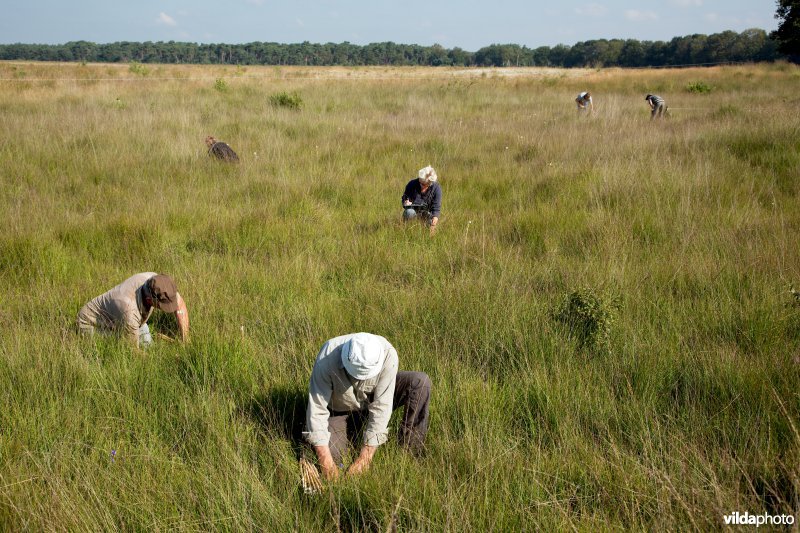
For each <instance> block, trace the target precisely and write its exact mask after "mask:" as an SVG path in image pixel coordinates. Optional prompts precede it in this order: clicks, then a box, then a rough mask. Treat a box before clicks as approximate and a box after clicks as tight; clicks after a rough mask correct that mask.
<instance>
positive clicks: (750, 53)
mask: <svg viewBox="0 0 800 533" xmlns="http://www.w3.org/2000/svg"><path fill="white" fill-rule="evenodd" d="M778 46H779V43H778V42H777V41H776V40H774V39H773V38H772V37H771V36H770V35H769V34H767V32H766V31H764V30H762V29H757V28H752V29H747V30H744V31H742V32H741V33H737V32H735V31H730V30H729V31H723V32H721V33H714V34H711V35H703V34H694V35H687V36H684V37H674V38H673V39H671V40H670V41H639V40H636V39H597V40H590V41H581V42H578V43H575V44H574V45H572V46H567V45H564V44H559V45H556V46H553V47H549V46H540V47H538V48H528V47H527V46H520V45H517V44H492V45H489V46H485V47H483V48H481V49H480V50H478V51H476V52H468V51H466V50H463V49H461V48H458V47H455V48H449V49H448V48H444V47H443V46H441V45H439V44H434V45H432V46H421V45H416V44H397V43H393V42H383V43H370V44H367V45H363V46H361V45H355V44H352V43H349V42H346V41H345V42H343V43H326V44H317V43H310V42H308V41H306V42H303V43H296V44H281V43H272V42H252V43H246V44H200V43H189V42H175V41H168V42H163V41H159V42H150V41H147V42H128V41H123V42H115V43H108V44H96V43H92V42H88V41H73V42H68V43H65V44H54V45H49V44H23V43H16V44H2V45H0V60H32V61H74V62H92V63H127V62H140V63H175V64H180V63H184V64H186V63H188V64H228V65H307V66H367V65H372V66H375V65H378V66H380V65H385V66H464V67H467V66H485V67H490V66H491V67H509V66H519V67H533V66H536V67H566V68H569V67H666V66H681V65H702V64H718V63H733V62H761V61H775V60H779V59H785V56H784V55H783V54H782V53H781V52H779V50H778Z"/></svg>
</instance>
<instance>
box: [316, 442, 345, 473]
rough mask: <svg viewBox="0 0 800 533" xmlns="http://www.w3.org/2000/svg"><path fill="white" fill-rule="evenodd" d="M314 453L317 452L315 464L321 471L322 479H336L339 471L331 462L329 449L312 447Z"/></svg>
mask: <svg viewBox="0 0 800 533" xmlns="http://www.w3.org/2000/svg"><path fill="white" fill-rule="evenodd" d="M314 451H315V452H317V462H318V463H319V467H320V469H321V470H322V477H324V478H325V479H326V480H328V481H334V480H336V479H338V478H339V469H338V468H336V463H335V462H334V461H333V456H332V455H331V449H330V448H328V447H327V446H314Z"/></svg>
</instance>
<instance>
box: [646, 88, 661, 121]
mask: <svg viewBox="0 0 800 533" xmlns="http://www.w3.org/2000/svg"><path fill="white" fill-rule="evenodd" d="M644 99H645V100H646V101H647V103H648V105H649V106H650V120H653V119H654V118H663V117H665V116H666V114H667V103H666V102H665V101H664V99H663V98H661V97H660V96H658V95H655V94H648V95H647V96H645V97H644Z"/></svg>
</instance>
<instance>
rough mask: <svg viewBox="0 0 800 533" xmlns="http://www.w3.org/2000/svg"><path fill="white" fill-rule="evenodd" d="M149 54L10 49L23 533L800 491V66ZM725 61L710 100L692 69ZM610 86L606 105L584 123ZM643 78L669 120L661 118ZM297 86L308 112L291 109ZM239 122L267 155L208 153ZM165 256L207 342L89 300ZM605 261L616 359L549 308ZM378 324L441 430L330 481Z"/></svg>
mask: <svg viewBox="0 0 800 533" xmlns="http://www.w3.org/2000/svg"><path fill="white" fill-rule="evenodd" d="M136 68H137V67H135V66H134V65H103V66H97V65H85V66H79V67H78V66H76V65H62V64H58V65H46V64H10V63H9V64H0V77H2V78H13V79H16V80H24V81H13V82H2V83H3V84H4V85H3V89H4V90H3V91H0V117H1V118H2V120H0V128H2V135H0V160H2V165H0V175H2V179H3V187H2V188H0V206H2V209H1V210H0V221H2V224H3V228H4V231H3V233H2V234H0V282H2V286H3V288H4V306H2V308H0V323H2V325H3V327H2V328H0V502H2V504H0V524H1V525H2V528H3V529H10V530H19V529H92V530H98V529H148V530H149V529H170V528H176V529H236V530H239V529H259V530H285V529H293V528H295V529H304V530H336V529H337V528H338V529H341V530H363V529H368V530H386V529H387V528H389V527H390V526H392V525H394V526H396V527H397V528H398V529H402V530H531V529H542V530H560V529H587V530H588V529H592V530H594V529H599V530H607V529H654V528H658V527H663V524H665V523H667V524H670V526H672V528H674V529H693V528H694V529H716V528H719V526H720V524H721V523H722V516H723V515H724V514H728V513H730V512H731V511H732V510H739V511H741V512H744V511H749V512H750V513H755V514H758V513H763V512H769V513H773V514H780V513H791V512H795V513H796V511H797V499H798V494H800V481H799V480H798V475H797V468H796V465H797V464H798V462H800V456H799V455H798V453H799V452H798V450H800V434H798V428H800V400H799V398H798V395H797V383H798V380H799V379H800V365H799V364H798V362H797V361H798V357H800V333H798V332H800V307H798V306H797V305H793V303H792V302H793V301H794V296H792V295H791V294H787V287H788V286H789V285H790V284H791V283H793V282H794V283H797V280H799V279H800V271H798V268H800V267H799V266H798V265H800V255H798V254H800V252H799V251H798V247H797V246H796V244H797V243H796V240H797V239H796V235H797V234H798V231H800V209H798V207H800V206H799V205H798V198H797V191H798V189H797V175H798V172H797V170H798V161H797V154H798V152H799V150H798V148H800V147H798V146H797V142H796V139H797V135H796V120H795V119H794V117H793V115H792V114H791V113H787V112H786V107H785V106H786V101H788V100H791V99H792V98H794V97H793V96H792V95H793V94H794V92H795V90H796V81H797V73H796V70H797V69H796V68H795V67H791V66H789V65H780V66H777V67H773V66H758V67H752V66H747V67H724V68H713V69H705V70H698V69H685V70H677V71H667V70H664V71H661V70H659V71H655V72H654V71H640V70H637V71H633V72H627V71H622V70H618V69H612V70H600V71H582V72H579V73H577V74H579V75H580V76H579V77H576V75H577V74H576V73H574V72H571V73H570V76H566V75H564V76H560V75H558V74H557V73H556V74H553V73H552V72H550V73H548V74H546V75H547V77H544V78H543V77H526V76H516V77H514V78H504V77H501V76H499V75H494V74H493V75H492V76H485V77H481V76H480V74H479V73H476V74H475V75H474V76H471V77H461V78H452V79H451V78H448V79H442V78H441V77H440V76H441V74H442V73H443V72H444V73H448V75H449V73H450V71H449V70H447V69H440V70H425V69H419V70H410V69H405V70H404V69H351V70H346V69H321V70H315V69H293V68H283V67H282V68H280V69H277V68H268V69H261V68H258V67H248V69H247V76H243V75H241V74H242V73H241V72H239V71H237V70H236V69H235V68H226V67H192V66H184V65H181V66H169V67H167V66H163V67H162V66H150V65H148V69H149V71H148V72H147V73H144V74H143V73H141V72H135V69H136ZM15 69H16V70H15ZM132 69H133V70H132ZM23 72H24V74H23ZM318 75H319V76H318ZM15 76H16V78H15ZM251 76H252V77H251ZM258 76H263V77H264V78H266V79H267V81H268V83H265V79H262V78H259V77H258ZM461 76H464V74H461ZM466 76H469V71H467V73H466ZM76 77H80V79H81V81H59V82H42V81H38V80H40V79H44V78H48V79H49V78H68V79H74V78H76ZM107 78H118V80H117V81H113V82H109V81H104V80H105V79H107ZM156 78H176V79H175V80H170V79H156ZM122 79H125V80H127V81H121V80H122ZM698 79H703V80H704V83H707V84H708V86H710V87H713V88H714V99H713V102H709V100H708V98H707V97H706V96H705V95H704V94H700V93H697V92H691V91H687V90H686V87H687V86H688V85H689V84H692V83H696V81H697V80H698ZM215 80H224V83H225V88H226V90H225V91H224V92H222V91H220V90H215V87H214V86H215ZM587 87H588V88H590V89H591V90H592V93H593V94H594V95H596V96H595V104H596V113H594V114H593V115H591V116H588V117H579V116H577V115H576V114H575V113H574V111H575V110H574V103H573V98H574V95H575V94H576V93H577V92H578V91H579V90H585V88H587ZM647 92H656V93H659V94H661V95H662V96H664V97H665V98H666V99H667V101H668V103H669V105H670V108H672V109H674V111H673V116H672V118H671V119H670V120H669V121H664V122H661V123H652V122H650V121H649V120H648V118H649V116H648V110H647V106H646V104H645V103H644V101H643V98H644V94H646V93H647ZM281 93H282V94H286V95H292V94H302V104H303V111H302V113H293V112H288V111H287V110H286V109H285V108H284V107H281V106H277V107H276V106H273V105H271V103H270V97H271V95H275V94H281ZM211 133H213V134H214V135H215V136H217V137H218V138H221V139H223V140H225V141H226V142H228V143H230V144H231V146H232V147H233V148H234V149H235V150H236V151H237V153H239V154H240V157H241V159H242V162H241V164H240V165H238V166H236V167H228V166H223V165H219V164H215V162H214V161H211V160H209V158H208V157H207V156H206V151H205V146H204V144H203V139H204V137H205V136H206V135H208V134H211ZM427 164H432V165H433V166H434V167H435V168H436V169H437V172H438V173H439V175H440V176H441V181H442V186H443V188H444V192H445V199H444V215H443V218H442V223H441V226H440V228H439V232H438V234H437V235H436V236H435V238H433V239H431V238H429V236H428V233H427V230H426V229H425V228H423V227H418V226H413V225H412V226H403V225H402V224H401V223H400V222H399V220H398V219H399V200H400V195H401V193H402V188H403V186H404V185H405V183H406V182H407V181H408V180H409V179H411V178H412V177H414V176H415V175H416V171H417V170H418V169H419V168H420V167H422V166H424V165H427ZM144 270H158V271H162V272H167V273H169V274H171V275H173V276H174V277H175V279H176V281H177V283H178V286H179V290H180V291H181V293H182V295H183V296H184V297H185V298H186V301H187V302H188V305H189V309H190V314H191V319H192V328H193V342H192V344H191V345H190V346H188V347H180V346H177V345H173V344H169V343H164V342H160V343H157V344H156V345H155V346H154V347H153V348H152V349H151V350H148V351H147V352H145V353H143V354H142V353H136V352H135V351H134V350H132V349H131V348H130V347H128V346H126V345H125V344H124V343H121V342H119V341H117V340H115V339H104V338H100V339H94V340H92V341H86V340H85V339H80V338H78V337H77V336H76V335H75V334H74V332H73V324H74V320H75V315H76V313H77V311H78V309H79V308H80V306H81V305H82V304H83V303H84V302H85V301H86V300H88V299H89V298H91V297H93V296H95V295H97V294H100V293H101V292H102V291H104V290H106V289H108V288H110V287H112V286H113V285H115V284H116V283H118V282H119V281H121V280H123V279H125V278H126V277H127V276H129V275H131V274H133V273H135V272H139V271H144ZM578 287H614V291H615V292H614V293H615V295H618V296H619V299H620V304H621V306H620V308H619V310H618V312H617V313H616V314H615V318H616V320H615V321H614V322H613V330H608V329H604V327H603V326H602V323H603V320H604V317H606V315H604V314H603V313H595V314H591V313H589V314H586V313H583V314H581V313H578V315H577V316H578V317H579V318H581V319H587V318H588V319H590V321H591V320H594V321H595V322H594V323H596V325H599V328H598V329H594V330H593V329H591V328H589V329H588V330H585V331H587V332H589V333H590V335H589V336H588V337H586V338H585V342H588V343H590V344H592V343H595V344H597V343H599V345H606V346H607V341H606V339H608V342H610V345H611V347H612V349H611V350H609V351H607V353H605V354H604V355H603V356H602V357H586V353H585V352H586V350H587V349H588V347H587V348H585V349H576V348H579V342H578V339H577V338H576V337H575V335H577V334H578V331H580V330H579V329H573V332H572V336H571V335H570V334H569V328H568V327H567V326H565V325H564V324H562V323H560V322H557V321H554V320H553V317H552V311H553V309H555V308H557V307H558V306H559V305H561V304H563V303H564V302H565V298H566V296H567V295H569V294H570V293H572V292H573V291H575V289H576V288H578ZM584 296H585V295H584ZM600 296H602V298H599V299H597V301H596V302H595V303H597V304H598V306H599V307H597V309H601V308H605V307H604V306H605V305H606V304H607V303H608V302H607V301H606V299H605V295H604V294H601V295H600ZM584 300H585V301H589V300H587V299H586V298H584ZM570 309H571V308H570ZM570 316H572V314H570ZM573 318H574V317H573ZM152 327H153V328H154V329H155V330H158V331H168V330H169V329H170V328H172V327H174V326H173V325H172V324H171V322H170V320H168V319H167V317H159V316H154V317H153V319H152ZM348 331H374V332H376V333H380V334H382V335H384V336H386V337H387V338H388V339H389V340H390V341H391V342H392V343H393V344H394V345H395V346H396V347H397V349H398V352H399V354H400V361H401V367H402V368H404V369H420V370H423V371H425V372H427V373H429V374H430V376H431V378H432V380H433V383H434V396H433V401H432V406H431V409H432V411H431V413H432V422H431V433H430V435H429V438H430V440H429V444H430V449H429V453H428V455H427V456H426V457H425V458H424V459H422V460H419V461H417V460H414V459H412V458H410V457H409V456H408V455H407V454H405V453H403V452H402V451H400V450H399V449H398V448H397V447H396V446H395V445H394V443H393V442H390V443H388V444H387V445H386V446H384V447H382V449H381V450H380V451H379V453H378V454H377V455H376V459H375V461H376V462H375V465H374V468H373V469H372V471H371V472H370V473H368V474H367V475H366V476H365V477H363V478H361V479H359V480H345V481H343V482H342V483H340V484H338V485H336V486H334V487H332V488H330V490H329V491H328V492H326V493H325V494H324V495H323V496H322V497H321V498H308V497H307V496H305V495H303V494H302V493H301V490H300V485H299V479H300V478H299V470H298V467H297V457H298V453H299V448H298V445H297V442H296V440H294V439H296V437H297V433H298V431H299V427H300V424H301V423H302V418H303V416H304V402H305V394H306V392H305V391H306V386H307V380H308V376H309V373H310V370H311V367H312V365H313V358H314V355H315V354H316V352H317V350H318V348H319V346H320V345H321V343H322V342H323V341H325V340H326V339H327V338H329V337H332V336H334V335H338V334H341V333H344V332H348ZM591 331H595V333H594V334H593V335H595V337H594V339H597V340H592V338H593V337H592V334H591ZM603 331H608V336H607V337H606V336H605V334H604V333H602V332H603ZM597 332H600V333H597ZM398 423H399V420H398V419H397V417H396V416H395V418H394V419H393V421H392V427H393V428H396V427H397V424H398Z"/></svg>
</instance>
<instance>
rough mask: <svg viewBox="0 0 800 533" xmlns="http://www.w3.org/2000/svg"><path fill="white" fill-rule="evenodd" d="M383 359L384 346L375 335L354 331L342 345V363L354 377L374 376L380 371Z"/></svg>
mask: <svg viewBox="0 0 800 533" xmlns="http://www.w3.org/2000/svg"><path fill="white" fill-rule="evenodd" d="M385 360H386V347H385V346H384V344H383V343H382V342H381V340H380V337H378V336H377V335H372V334H371V333H355V334H353V336H352V337H351V338H350V339H349V340H348V341H347V342H345V343H344V344H343V345H342V364H343V365H344V369H345V370H346V371H347V373H348V374H350V375H351V376H352V377H354V378H355V379H359V380H364V379H370V378H374V377H375V376H377V375H378V374H380V373H381V370H382V369H383V363H384V361H385Z"/></svg>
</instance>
